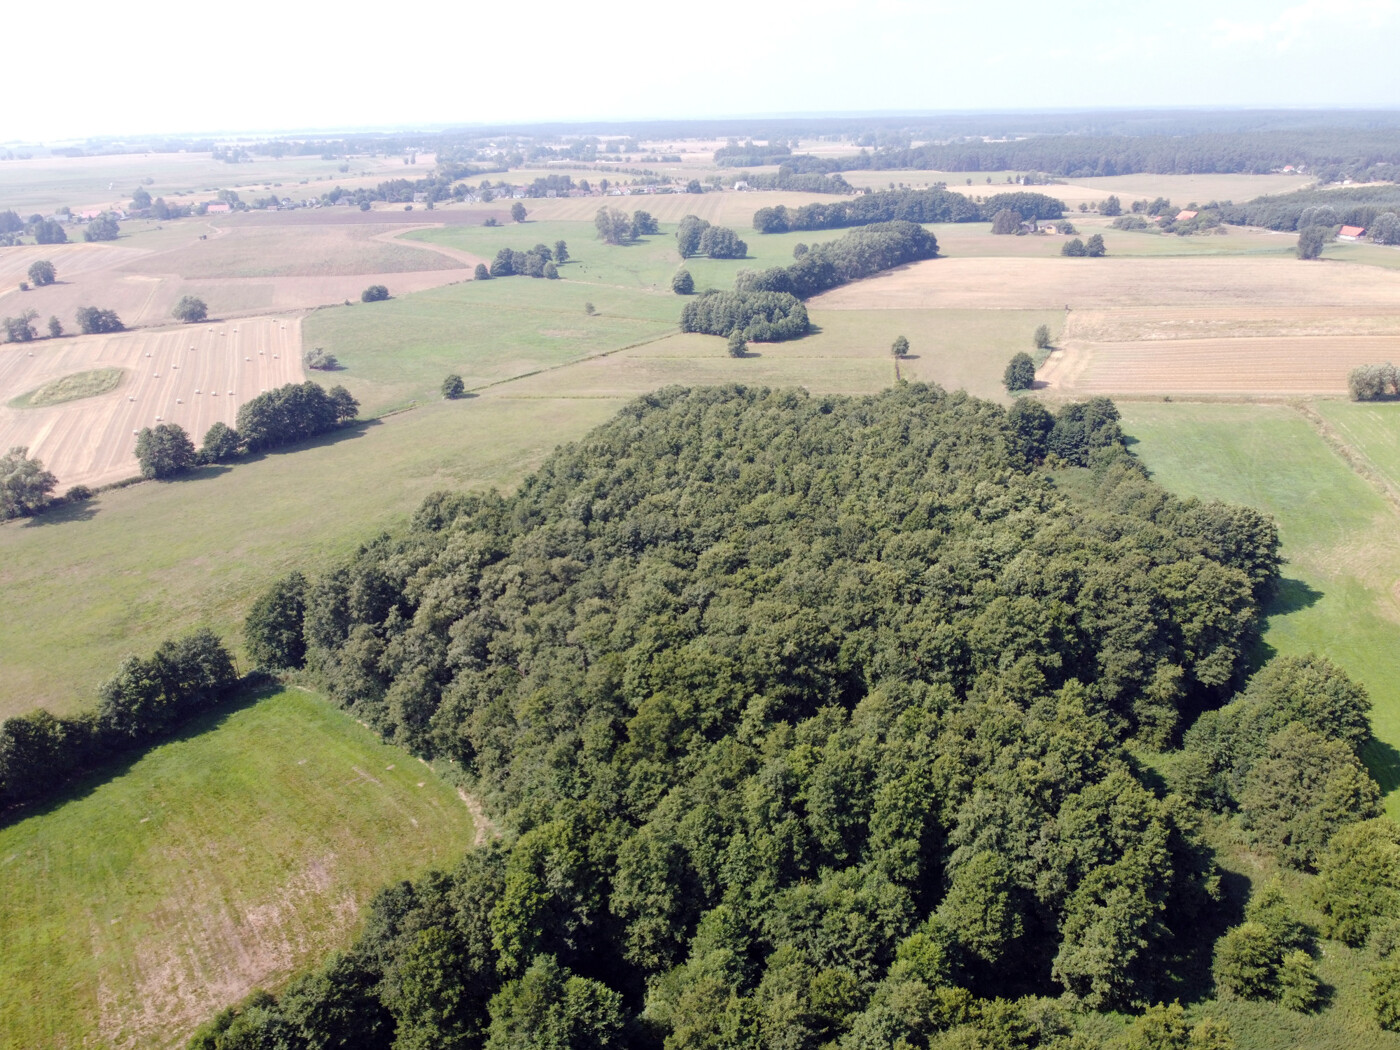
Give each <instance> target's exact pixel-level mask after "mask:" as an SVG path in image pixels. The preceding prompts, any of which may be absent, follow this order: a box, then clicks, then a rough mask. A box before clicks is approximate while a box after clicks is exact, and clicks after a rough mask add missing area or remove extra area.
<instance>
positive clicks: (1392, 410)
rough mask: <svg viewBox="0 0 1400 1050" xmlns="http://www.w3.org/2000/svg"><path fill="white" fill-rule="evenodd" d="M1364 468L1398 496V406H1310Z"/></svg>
mask: <svg viewBox="0 0 1400 1050" xmlns="http://www.w3.org/2000/svg"><path fill="white" fill-rule="evenodd" d="M1313 407H1314V408H1315V409H1316V410H1317V412H1318V414H1319V415H1321V416H1322V418H1323V419H1325V420H1326V421H1327V423H1328V425H1329V426H1331V427H1332V428H1333V430H1334V431H1335V432H1336V433H1337V435H1338V436H1339V437H1340V438H1341V439H1342V440H1343V441H1345V442H1346V443H1347V444H1348V445H1350V446H1351V447H1352V448H1353V449H1355V450H1356V451H1357V452H1359V453H1360V454H1361V455H1362V456H1363V457H1364V458H1365V462H1366V465H1367V466H1368V467H1370V469H1372V470H1373V471H1375V472H1376V473H1377V474H1379V475H1380V476H1381V477H1383V478H1384V479H1385V480H1386V481H1387V482H1388V483H1389V484H1390V485H1391V487H1392V488H1393V489H1394V490H1395V491H1396V492H1398V493H1400V403H1396V402H1382V403H1371V404H1357V403H1354V402H1351V401H1319V402H1317V403H1316V404H1315V405H1314V406H1313Z"/></svg>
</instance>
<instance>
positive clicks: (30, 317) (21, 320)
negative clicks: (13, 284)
mask: <svg viewBox="0 0 1400 1050" xmlns="http://www.w3.org/2000/svg"><path fill="white" fill-rule="evenodd" d="M38 316H39V311H38V310H25V311H23V312H22V313H21V314H20V315H19V316H18V317H6V318H4V319H0V328H4V330H5V340H6V342H10V343H32V342H33V341H34V340H35V339H38V338H39V332H38V330H37V329H35V327H34V321H35V319H36V318H37V317H38Z"/></svg>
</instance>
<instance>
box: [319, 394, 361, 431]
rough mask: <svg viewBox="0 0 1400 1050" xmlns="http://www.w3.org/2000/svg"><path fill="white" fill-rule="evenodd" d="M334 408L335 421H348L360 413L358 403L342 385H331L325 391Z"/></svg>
mask: <svg viewBox="0 0 1400 1050" xmlns="http://www.w3.org/2000/svg"><path fill="white" fill-rule="evenodd" d="M326 393H327V395H329V397H330V399H331V404H332V405H333V406H334V408H335V421H336V422H337V423H348V422H350V420H352V419H354V418H355V417H356V416H357V415H359V414H360V403H359V401H357V400H355V398H354V396H353V395H351V393H350V391H348V390H346V389H345V388H344V387H343V386H333V387H331V388H330V389H329V390H327V391H326Z"/></svg>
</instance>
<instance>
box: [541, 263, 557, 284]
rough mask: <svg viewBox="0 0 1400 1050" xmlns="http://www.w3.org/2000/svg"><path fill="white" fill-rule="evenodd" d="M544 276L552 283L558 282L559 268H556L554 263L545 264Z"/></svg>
mask: <svg viewBox="0 0 1400 1050" xmlns="http://www.w3.org/2000/svg"><path fill="white" fill-rule="evenodd" d="M544 275H545V278H546V279H547V280H550V281H557V280H559V267H557V266H555V265H554V263H552V262H547V263H545V264H544Z"/></svg>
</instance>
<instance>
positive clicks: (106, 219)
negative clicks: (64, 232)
mask: <svg viewBox="0 0 1400 1050" xmlns="http://www.w3.org/2000/svg"><path fill="white" fill-rule="evenodd" d="M120 232H121V228H120V227H119V226H118V225H117V220H116V219H114V218H113V217H112V216H111V215H99V216H98V217H97V218H95V219H93V220H92V222H90V223H88V224H87V229H85V230H84V231H83V240H85V241H115V240H116V239H117V235H118V234H119V233H120ZM65 239H66V238H65Z"/></svg>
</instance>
